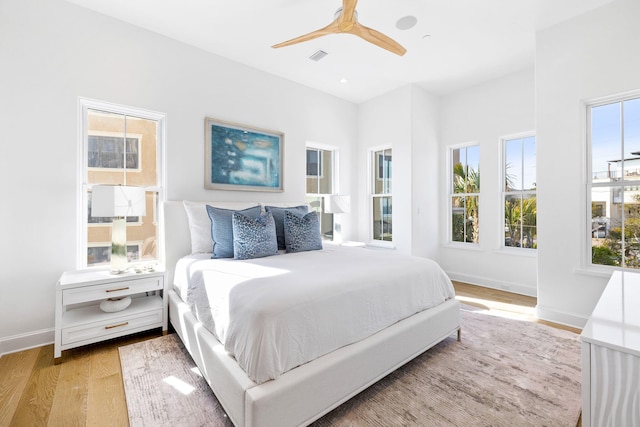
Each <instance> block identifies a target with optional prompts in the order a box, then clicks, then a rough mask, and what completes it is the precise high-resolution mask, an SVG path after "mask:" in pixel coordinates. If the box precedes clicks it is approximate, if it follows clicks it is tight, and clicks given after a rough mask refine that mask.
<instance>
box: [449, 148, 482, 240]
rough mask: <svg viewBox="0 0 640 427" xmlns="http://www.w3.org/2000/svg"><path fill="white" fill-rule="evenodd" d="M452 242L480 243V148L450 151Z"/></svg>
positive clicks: (453, 149)
mask: <svg viewBox="0 0 640 427" xmlns="http://www.w3.org/2000/svg"><path fill="white" fill-rule="evenodd" d="M449 191H450V200H451V205H450V207H451V241H452V242H463V243H478V242H479V227H480V218H479V215H478V213H479V205H480V146H479V145H470V146H466V147H460V148H452V149H451V175H450V188H449Z"/></svg>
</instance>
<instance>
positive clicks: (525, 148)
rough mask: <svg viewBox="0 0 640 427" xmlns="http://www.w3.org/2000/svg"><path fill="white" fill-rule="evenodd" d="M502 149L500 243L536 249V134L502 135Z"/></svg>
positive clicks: (506, 245) (507, 245)
mask: <svg viewBox="0 0 640 427" xmlns="http://www.w3.org/2000/svg"><path fill="white" fill-rule="evenodd" d="M502 150H503V151H502V153H503V159H504V161H503V163H502V174H503V178H504V181H503V182H504V188H503V192H502V202H503V207H504V246H505V247H517V248H531V249H536V248H537V247H538V232H537V212H538V211H537V203H536V201H537V199H536V137H535V136H534V135H523V136H519V137H510V138H505V139H503V140H502Z"/></svg>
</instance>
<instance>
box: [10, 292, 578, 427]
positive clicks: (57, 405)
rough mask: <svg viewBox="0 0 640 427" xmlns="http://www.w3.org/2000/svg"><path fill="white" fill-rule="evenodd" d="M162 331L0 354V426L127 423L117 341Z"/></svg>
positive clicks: (510, 311) (490, 295)
mask: <svg viewBox="0 0 640 427" xmlns="http://www.w3.org/2000/svg"><path fill="white" fill-rule="evenodd" d="M454 286H455V288H456V295H457V298H458V299H459V300H460V301H462V302H464V303H465V304H471V305H477V306H481V307H485V308H487V309H489V310H492V311H495V312H498V313H500V314H501V315H505V316H509V317H516V318H520V319H525V320H528V321H538V320H537V319H535V316H534V307H535V304H536V299H535V298H532V297H527V296H522V295H516V294H512V293H509V292H504V291H498V290H493V289H487V288H482V287H479V286H474V285H469V284H465V283H461V282H454ZM542 323H548V322H542ZM551 325H552V326H555V327H559V328H562V329H566V330H570V331H573V332H576V333H579V332H580V331H579V330H577V329H574V328H569V327H566V326H562V325H555V324H551ZM161 335H162V333H161V331H160V329H157V330H155V331H150V332H146V333H141V334H136V335H132V336H129V337H124V338H120V339H115V340H111V341H107V342H103V343H98V344H93V345H89V346H85V347H82V348H77V349H72V350H67V351H64V352H63V353H62V363H61V364H59V365H54V363H53V345H47V346H44V347H40V348H35V349H30V350H25V351H21V352H18V353H13V354H8V355H5V356H2V357H0V427H4V426H11V427H13V426H15V427H22V426H29V427H32V426H33V427H36V426H65V427H66V426H125V427H126V426H128V425H129V420H128V416H127V405H126V401H125V395H124V387H123V383H122V372H121V369H120V358H119V355H118V347H120V346H123V345H127V344H132V343H134V342H139V341H143V340H147V339H151V338H156V337H159V336H161ZM463 339H464V334H463ZM578 426H580V423H579V424H578Z"/></svg>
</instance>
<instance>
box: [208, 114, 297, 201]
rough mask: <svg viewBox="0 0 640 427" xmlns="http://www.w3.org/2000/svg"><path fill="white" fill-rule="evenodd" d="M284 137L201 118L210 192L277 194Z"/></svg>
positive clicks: (281, 174)
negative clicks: (228, 191) (203, 120)
mask: <svg viewBox="0 0 640 427" xmlns="http://www.w3.org/2000/svg"><path fill="white" fill-rule="evenodd" d="M283 148H284V134H283V133H281V132H274V131H270V130H264V129H256V128H251V127H247V126H244V125H239V124H236V123H229V122H224V121H220V120H216V119H212V118H210V117H207V118H205V182H204V187H205V188H207V189H210V190H243V191H271V192H281V191H283V190H284V188H283V185H282V178H283V173H282V169H283V154H284V151H283Z"/></svg>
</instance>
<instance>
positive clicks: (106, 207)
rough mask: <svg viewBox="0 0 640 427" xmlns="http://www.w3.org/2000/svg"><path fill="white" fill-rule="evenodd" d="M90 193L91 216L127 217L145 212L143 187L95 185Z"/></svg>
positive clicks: (141, 214)
mask: <svg viewBox="0 0 640 427" xmlns="http://www.w3.org/2000/svg"><path fill="white" fill-rule="evenodd" d="M91 193H92V194H91V216H107V217H108V216H110V217H127V216H143V215H145V213H146V205H147V204H146V198H145V191H144V188H143V187H133V186H126V185H95V186H93V189H92V190H91Z"/></svg>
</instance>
